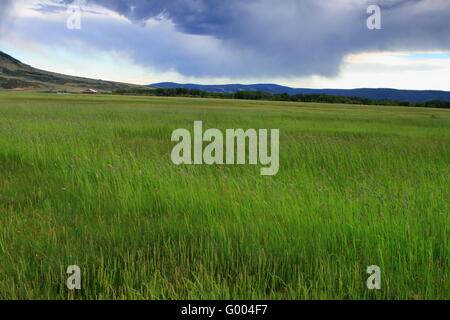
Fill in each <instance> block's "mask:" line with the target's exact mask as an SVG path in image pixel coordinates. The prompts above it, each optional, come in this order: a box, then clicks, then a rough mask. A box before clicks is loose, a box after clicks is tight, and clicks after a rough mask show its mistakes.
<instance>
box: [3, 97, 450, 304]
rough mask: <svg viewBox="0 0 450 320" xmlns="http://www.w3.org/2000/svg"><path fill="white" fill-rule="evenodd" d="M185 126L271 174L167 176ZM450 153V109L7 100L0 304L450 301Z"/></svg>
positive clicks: (218, 169)
mask: <svg viewBox="0 0 450 320" xmlns="http://www.w3.org/2000/svg"><path fill="white" fill-rule="evenodd" d="M195 120H202V121H203V122H204V125H205V126H207V127H210V128H218V129H221V130H225V129H228V128H231V129H233V128H244V129H248V128H255V129H259V128H261V129H272V128H276V129H280V161H281V165H280V172H279V173H278V175H276V176H273V177H262V176H260V175H259V169H260V167H259V166H249V165H245V166H196V167H193V166H179V167H177V166H175V165H173V164H172V162H171V160H170V153H171V150H172V148H173V146H174V143H172V142H171V141H170V137H171V134H172V131H173V130H175V129H177V128H187V129H191V128H192V126H193V122H194V121H195ZM449 151H450V111H449V110H437V109H420V108H405V107H366V106H348V105H319V104H302V103H283V102H260V101H258V102H257V101H233V100H213V99H211V100H209V99H189V98H156V97H126V96H81V95H51V94H33V93H24V92H23V93H21V92H15V93H6V92H0V299H113V298H114V299H447V298H449V277H448V276H449V272H448V271H449V268H448V267H449V237H448V235H449V229H448V225H449V202H448V200H449V193H450V188H449V187H450V183H449V180H448V179H449V173H450V152H449ZM69 265H78V266H80V267H81V270H82V276H83V278H82V281H83V289H82V290H81V291H77V292H76V293H75V294H72V293H69V292H68V290H67V288H66V285H65V284H66V279H67V277H68V276H67V275H66V268H67V267H68V266H69ZM370 265H378V266H380V267H381V270H382V290H380V291H370V290H368V289H367V287H366V280H367V278H368V276H369V275H368V274H366V269H367V267H368V266H370Z"/></svg>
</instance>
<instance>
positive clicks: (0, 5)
mask: <svg viewBox="0 0 450 320" xmlns="http://www.w3.org/2000/svg"><path fill="white" fill-rule="evenodd" d="M12 6H13V0H0V36H1V35H2V33H3V30H4V27H5V26H6V25H8V24H9V20H10V18H11V9H12Z"/></svg>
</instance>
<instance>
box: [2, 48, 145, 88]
mask: <svg viewBox="0 0 450 320" xmlns="http://www.w3.org/2000/svg"><path fill="white" fill-rule="evenodd" d="M135 87H141V86H136V85H130V84H126V83H118V82H112V81H103V80H94V79H87V78H80V77H73V76H67V75H64V74H59V73H54V72H48V71H44V70H39V69H36V68H33V67H31V66H29V65H26V64H24V63H22V62H20V61H19V60H17V59H15V58H13V57H11V56H10V55H8V54H6V53H4V52H2V51H0V89H10V90H52V91H68V92H80V91H81V90H84V89H87V88H92V89H96V90H99V91H112V90H114V89H127V88H135Z"/></svg>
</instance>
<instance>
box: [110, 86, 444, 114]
mask: <svg viewBox="0 0 450 320" xmlns="http://www.w3.org/2000/svg"><path fill="white" fill-rule="evenodd" d="M113 94H119V95H143V96H160V97H197V98H219V99H238V100H264V101H291V102H316V103H340V104H362V105H377V106H403V107H423V108H444V109H450V101H441V100H432V101H426V102H408V101H398V100H391V99H368V98H361V97H346V96H336V95H327V94H295V95H289V94H287V93H279V94H272V93H268V92H264V91H238V92H236V93H220V92H209V91H204V90H199V89H187V88H156V89H140V88H129V89H117V90H114V91H113Z"/></svg>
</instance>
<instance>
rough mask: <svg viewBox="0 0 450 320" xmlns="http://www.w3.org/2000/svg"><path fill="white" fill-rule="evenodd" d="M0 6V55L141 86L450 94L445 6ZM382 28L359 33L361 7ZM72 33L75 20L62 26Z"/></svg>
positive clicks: (387, 2) (425, 0) (56, 2)
mask: <svg viewBox="0 0 450 320" xmlns="http://www.w3.org/2000/svg"><path fill="white" fill-rule="evenodd" d="M73 2H74V1H72V0H14V1H12V0H0V50H2V51H5V52H7V53H9V54H11V55H13V56H15V57H16V58H18V59H20V60H22V61H23V62H25V63H27V64H30V65H33V66H35V67H38V68H42V69H46V70H50V71H55V72H60V73H67V74H72V75H78V76H86V77H91V78H96V79H108V80H117V81H125V82H131V83H139V84H149V83H155V82H161V81H174V82H196V83H204V84H209V83H212V84H217V83H237V82H239V83H278V84H283V85H289V86H293V87H310V88H359V87H383V88H385V87H393V88H399V89H439V90H449V91H450V1H449V0H370V1H369V0H282V1H280V0H226V1H225V0H220V1H219V0H85V1H82V0H80V1H79V2H80V4H81V19H80V21H81V29H69V28H68V27H67V21H68V19H69V21H72V22H74V21H76V20H74V19H71V18H73V16H72V15H71V11H68V9H69V8H70V5H73ZM373 4H375V5H378V6H379V7H380V8H381V30H370V29H368V28H367V19H368V18H369V16H370V14H368V13H367V8H368V6H369V5H373ZM72 26H73V24H72Z"/></svg>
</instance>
